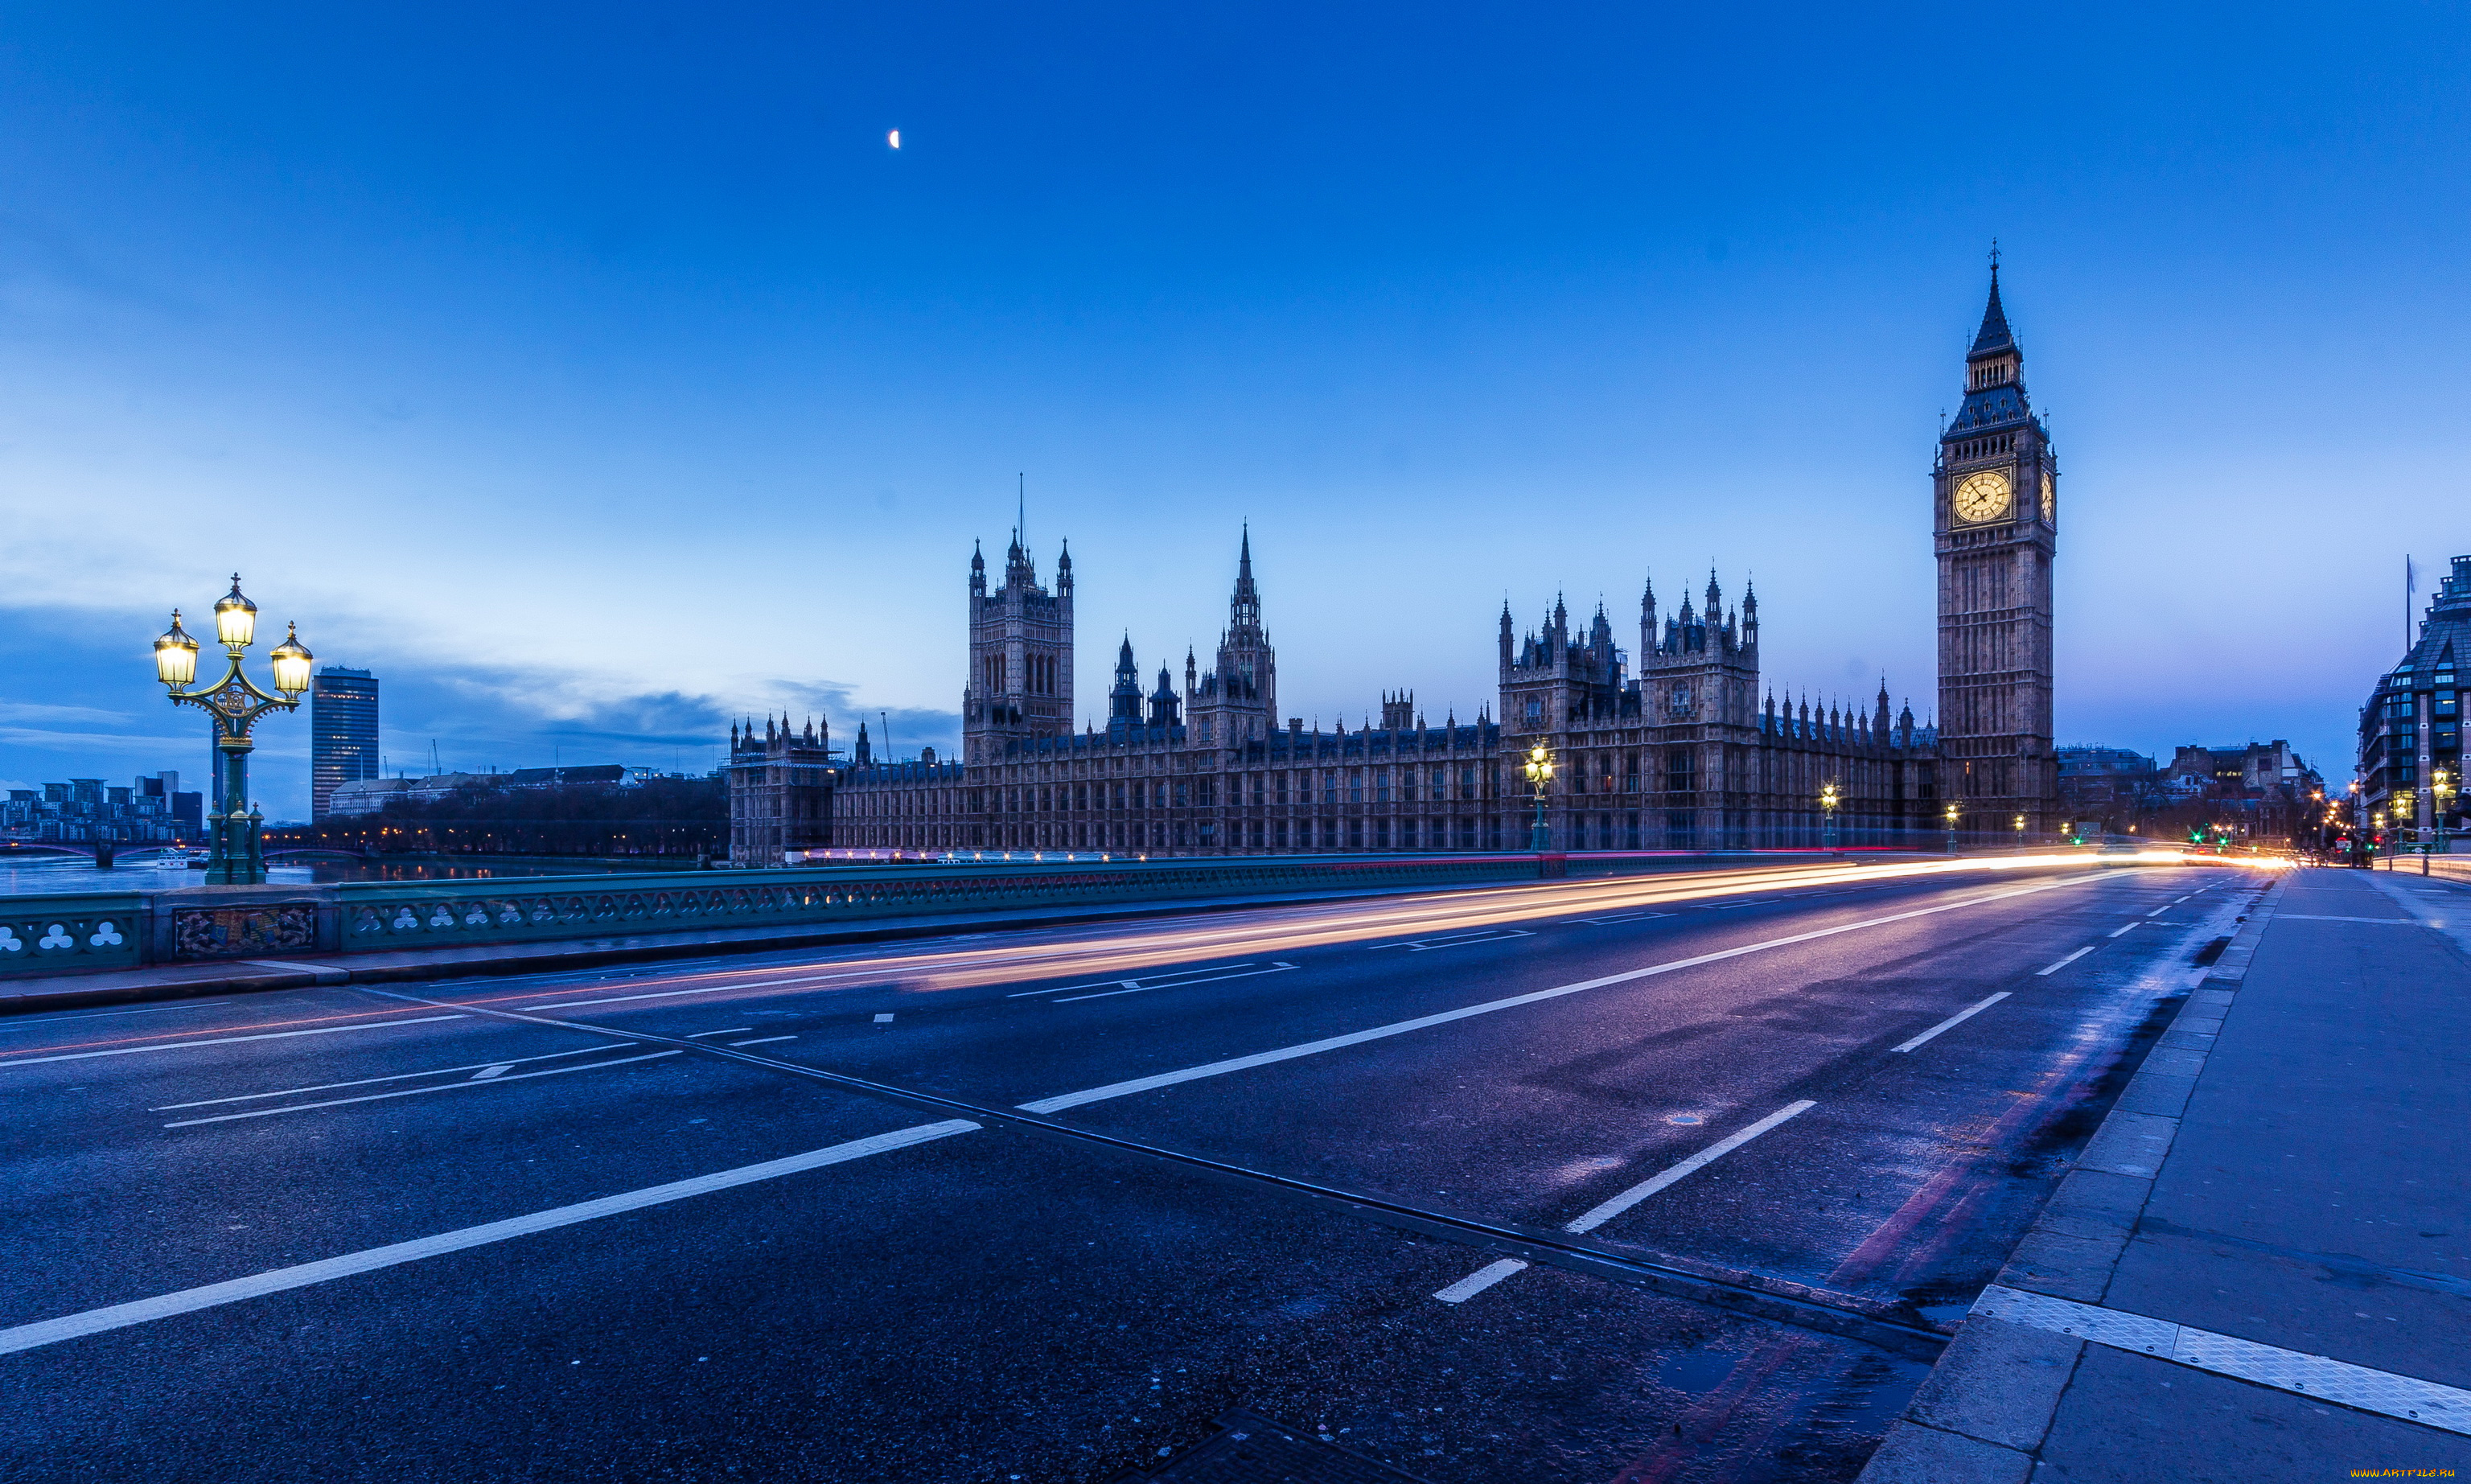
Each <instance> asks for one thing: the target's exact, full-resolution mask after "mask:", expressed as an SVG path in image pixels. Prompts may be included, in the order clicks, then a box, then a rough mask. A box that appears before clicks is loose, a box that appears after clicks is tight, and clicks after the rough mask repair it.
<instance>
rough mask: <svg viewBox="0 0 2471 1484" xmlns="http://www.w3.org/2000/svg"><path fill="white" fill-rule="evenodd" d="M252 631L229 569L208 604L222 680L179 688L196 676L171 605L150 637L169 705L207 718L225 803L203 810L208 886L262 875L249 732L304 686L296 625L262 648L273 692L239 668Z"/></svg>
mask: <svg viewBox="0 0 2471 1484" xmlns="http://www.w3.org/2000/svg"><path fill="white" fill-rule="evenodd" d="M256 636H257V604H255V603H253V602H250V601H248V600H247V598H245V597H243V596H241V590H240V574H239V573H236V572H235V573H233V574H232V585H231V591H230V592H228V593H226V594H224V597H223V600H222V601H219V602H217V603H216V604H215V641H216V642H217V643H218V644H221V645H222V646H223V647H224V656H225V657H226V658H227V659H228V660H229V662H230V663H229V666H228V668H226V669H225V671H224V676H223V678H222V679H220V680H218V681H216V682H215V683H214V684H212V685H209V686H206V687H203V688H202V689H198V690H184V689H182V688H183V687H185V686H188V685H189V684H190V683H191V682H192V681H194V680H196V679H197V677H198V641H197V640H195V639H192V638H190V637H189V634H188V632H187V630H185V629H183V628H181V627H180V610H179V609H177V608H175V609H173V610H172V627H171V631H170V632H168V633H166V634H164V635H163V637H161V638H160V639H157V640H155V641H154V678H155V679H157V680H160V681H162V682H163V688H164V690H165V691H167V692H169V693H170V694H171V697H172V704H174V705H176V706H179V705H188V706H195V707H197V708H199V709H200V710H201V711H203V712H205V714H206V715H207V716H208V717H210V718H213V723H214V732H215V752H216V759H215V761H216V766H217V767H218V770H219V771H220V772H221V773H222V775H223V777H222V780H221V782H222V785H223V789H222V792H223V801H224V808H222V809H220V810H217V811H215V812H213V813H211V814H210V815H209V818H210V819H211V820H212V833H213V846H212V850H211V853H210V854H209V855H208V856H207V858H206V884H207V885H209V886H254V885H258V884H261V883H264V882H265V880H266V846H265V842H264V840H263V838H262V837H261V834H260V832H261V829H262V827H263V826H264V824H265V816H264V815H262V814H260V813H258V811H257V810H256V809H254V808H252V807H251V806H250V804H249V802H248V754H249V749H250V748H251V747H252V746H254V745H255V743H253V742H251V741H250V740H249V731H250V729H251V728H252V727H254V726H255V725H256V724H257V718H260V717H262V716H264V715H266V714H267V713H268V712H270V711H291V710H294V709H295V708H297V707H298V706H299V704H300V695H301V693H302V692H304V691H306V690H308V689H309V662H310V660H311V659H312V658H314V656H312V655H311V654H310V652H309V650H308V649H307V648H305V647H304V646H302V644H301V643H300V634H299V631H298V629H297V628H296V627H294V628H293V629H292V630H291V631H290V632H287V633H286V634H285V635H284V638H283V642H282V643H281V644H279V645H276V646H275V647H274V648H272V649H271V650H270V651H269V652H268V656H267V657H268V658H269V659H270V660H271V661H272V662H273V664H274V690H275V693H276V694H274V695H268V694H267V693H266V692H264V691H261V690H259V689H258V688H257V685H256V683H255V682H253V681H251V680H250V679H249V678H248V676H247V675H246V674H244V673H242V672H241V668H240V662H241V656H242V655H243V654H244V653H245V652H247V649H248V647H249V645H250V643H251V642H252V641H254V640H255V638H256Z"/></svg>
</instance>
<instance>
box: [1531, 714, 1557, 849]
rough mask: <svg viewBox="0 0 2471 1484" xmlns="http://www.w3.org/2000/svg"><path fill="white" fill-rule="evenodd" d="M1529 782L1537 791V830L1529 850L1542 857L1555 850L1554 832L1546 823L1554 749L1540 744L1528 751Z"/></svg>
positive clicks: (1533, 834) (1532, 837)
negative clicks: (1547, 794) (1545, 808)
mask: <svg viewBox="0 0 2471 1484" xmlns="http://www.w3.org/2000/svg"><path fill="white" fill-rule="evenodd" d="M1527 782H1528V785H1529V786H1530V787H1531V788H1533V789H1535V790H1536V828H1535V830H1534V832H1533V833H1532V834H1531V835H1530V836H1529V839H1528V848H1529V849H1531V850H1534V851H1535V852H1536V853H1537V854H1538V855H1540V856H1541V855H1542V854H1544V853H1545V852H1546V851H1549V850H1551V849H1552V848H1553V832H1552V829H1551V827H1550V826H1548V825H1546V824H1545V823H1544V790H1545V789H1547V788H1548V787H1549V786H1550V785H1551V784H1552V782H1553V749H1551V748H1550V747H1547V746H1545V745H1544V743H1543V742H1537V744H1536V745H1535V746H1533V747H1530V748H1528V749H1527Z"/></svg>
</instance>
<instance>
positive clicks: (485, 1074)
mask: <svg viewBox="0 0 2471 1484" xmlns="http://www.w3.org/2000/svg"><path fill="white" fill-rule="evenodd" d="M514 1070H515V1064H514V1063H513V1062H500V1063H498V1064H497V1065H496V1066H493V1067H483V1068H482V1069H481V1070H480V1071H478V1072H474V1073H472V1074H471V1075H470V1076H468V1077H465V1078H464V1079H463V1080H464V1081H466V1082H487V1081H491V1080H493V1079H495V1078H498V1077H503V1076H505V1075H506V1073H507V1072H512V1071H514Z"/></svg>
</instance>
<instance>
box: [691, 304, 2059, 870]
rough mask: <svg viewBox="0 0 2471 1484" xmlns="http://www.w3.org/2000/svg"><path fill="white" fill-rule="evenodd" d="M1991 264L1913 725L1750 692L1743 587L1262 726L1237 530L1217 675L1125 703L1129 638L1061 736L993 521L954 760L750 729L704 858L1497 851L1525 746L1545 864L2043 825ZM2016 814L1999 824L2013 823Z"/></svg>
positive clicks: (2043, 606)
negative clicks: (1358, 726) (1375, 716)
mask: <svg viewBox="0 0 2471 1484" xmlns="http://www.w3.org/2000/svg"><path fill="white" fill-rule="evenodd" d="M2022 365H2023V357H2022V354H2021V353H2020V352H2019V350H2018V349H2017V345H2016V342H2015V338H2014V337H2013V336H2012V334H2011V333H2010V332H2009V328H2008V318H2007V315H2006V313H2005V312H2004V311H2003V310H2002V308H2001V306H2000V302H1999V278H1998V269H1997V266H1996V265H1995V264H1994V265H1993V267H1992V269H1991V279H1990V296H1989V304H1988V306H1987V307H1986V308H1985V310H1984V312H1983V317H1982V328H1981V331H1980V333H1979V334H1978V335H1976V337H1975V338H1974V342H1973V347H1972V349H1971V351H1970V352H1969V353H1968V354H1967V355H1966V357H1965V402H1964V406H1963V408H1962V409H1961V410H1960V411H1959V412H1958V413H1957V415H1956V416H1955V418H1953V419H1952V420H1951V421H1950V422H1949V423H1948V425H1947V427H1946V428H1945V430H1944V431H1943V433H1942V434H1941V438H1940V444H1939V454H1938V458H1937V460H1936V463H1935V466H1934V470H1933V478H1932V510H1933V519H1932V530H1933V540H1934V545H1935V547H1936V549H1937V554H1938V558H1939V711H1938V724H1937V726H1936V727H1917V726H1916V725H1915V723H1914V717H1913V713H1912V711H1911V710H1910V709H1906V710H1903V711H1901V712H1899V713H1898V714H1897V715H1895V716H1894V717H1891V716H1890V715H1889V711H1888V692H1887V688H1886V687H1885V685H1884V684H1883V685H1882V686H1881V688H1880V690H1879V694H1878V697H1877V701H1876V704H1875V707H1874V708H1873V709H1872V710H1871V712H1869V713H1867V714H1865V713H1861V712H1853V711H1849V710H1848V711H1843V712H1840V711H1838V710H1836V709H1835V708H1833V707H1830V708H1827V709H1825V710H1823V711H1817V712H1814V711H1813V710H1812V709H1811V707H1810V706H1809V704H1808V702H1807V701H1805V702H1803V703H1802V704H1801V705H1800V706H1799V707H1795V706H1793V705H1791V704H1788V705H1786V706H1784V707H1782V708H1779V707H1778V706H1777V703H1776V700H1775V697H1774V696H1773V695H1768V696H1766V697H1764V698H1763V697H1762V696H1761V695H1760V691H1759V609H1758V600H1757V598H1756V597H1755V596H1754V595H1753V593H1751V592H1750V591H1749V590H1748V589H1747V588H1746V589H1745V590H1744V592H1743V594H1742V598H1741V602H1740V605H1739V607H1738V608H1733V607H1728V606H1727V605H1726V602H1725V595H1724V593H1723V591H1722V590H1721V589H1720V588H1719V587H1718V585H1717V582H1716V579H1715V577H1714V576H1713V575H1712V574H1711V575H1710V576H1709V578H1708V581H1707V587H1706V592H1705V593H1704V594H1702V595H1699V599H1698V601H1697V602H1696V604H1695V605H1694V603H1693V601H1692V598H1691V596H1690V595H1688V594H1686V593H1685V594H1684V595H1683V599H1682V602H1681V606H1680V607H1679V608H1678V609H1675V610H1673V611H1672V612H1669V613H1659V609H1658V606H1657V601H1656V594H1655V590H1654V588H1653V587H1652V586H1651V587H1649V588H1648V589H1647V590H1646V591H1645V592H1644V593H1643V594H1642V595H1641V597H1640V600H1639V627H1638V648H1637V649H1636V651H1635V652H1636V656H1637V665H1636V672H1635V673H1634V672H1632V670H1631V667H1630V665H1629V663H1628V660H1627V657H1626V656H1625V654H1624V652H1623V650H1622V649H1621V648H1619V647H1618V646H1617V645H1616V644H1615V643H1614V639H1613V628H1612V622H1611V621H1610V620H1609V619H1608V618H1607V617H1606V615H1605V613H1604V611H1603V609H1602V608H1601V607H1599V608H1598V609H1597V611H1596V614H1595V616H1594V617H1593V619H1591V620H1589V621H1588V623H1587V624H1585V626H1583V627H1580V628H1577V629H1573V627H1572V626H1571V621H1570V616H1569V614H1568V613H1567V612H1566V611H1565V609H1564V607H1563V606H1562V604H1561V603H1559V602H1556V603H1555V604H1554V606H1553V611H1552V612H1551V613H1549V614H1547V615H1545V617H1544V620H1543V622H1542V624H1541V626H1540V627H1538V628H1536V629H1533V630H1530V631H1528V632H1526V633H1524V634H1521V633H1519V632H1518V630H1517V627H1516V625H1515V624H1513V622H1512V619H1511V614H1510V610H1509V608H1508V607H1507V605H1505V606H1504V608H1503V609H1502V613H1501V632H1500V695H1499V701H1498V708H1499V709H1498V710H1497V711H1492V712H1487V711H1481V710H1480V711H1479V712H1478V713H1477V715H1476V718H1475V719H1473V720H1472V721H1465V722H1462V721H1459V720H1457V719H1456V718H1450V719H1448V720H1446V721H1445V723H1444V724H1443V725H1441V726H1438V727H1436V726H1431V725H1428V724H1426V721H1425V718H1424V717H1423V716H1422V715H1419V714H1418V713H1417V712H1416V710H1415V706H1414V702H1413V698H1412V697H1411V696H1409V695H1398V696H1386V695H1385V696H1384V697H1383V699H1382V703H1381V719H1380V722H1379V724H1378V725H1370V726H1367V727H1366V728H1365V729H1363V730H1359V731H1354V732H1350V731H1348V730H1347V729H1346V728H1345V727H1344V726H1340V727H1337V728H1334V729H1332V730H1330V731H1322V730H1319V729H1315V730H1311V731H1307V730H1306V728H1305V724H1304V722H1303V721H1302V720H1301V719H1299V718H1292V717H1291V718H1285V719H1284V720H1282V719H1281V718H1280V716H1279V705H1278V700H1279V693H1278V664H1277V657H1276V654H1275V652H1274V651H1273V650H1272V648H1271V647H1270V640H1269V634H1268V631H1267V630H1266V629H1265V628H1263V626H1262V623H1261V598H1260V592H1259V588H1258V587H1257V586H1256V585H1255V582H1254V578H1253V556H1252V543H1251V539H1250V537H1249V535H1248V536H1246V538H1245V539H1244V541H1243V543H1242V546H1241V549H1240V551H1239V553H1238V555H1237V557H1236V584H1235V591H1234V593H1233V594H1232V595H1231V597H1230V599H1229V601H1228V620H1227V629H1226V632H1225V633H1224V634H1223V635H1221V637H1220V639H1219V643H1218V652H1217V657H1216V663H1215V665H1214V666H1213V668H1212V669H1211V670H1209V671H1201V670H1200V669H1199V666H1198V664H1197V663H1196V661H1195V658H1194V656H1192V655H1191V654H1190V653H1188V654H1187V655H1186V656H1185V664H1184V685H1183V688H1182V689H1181V690H1180V691H1179V690H1178V689H1177V687H1176V686H1175V684H1174V677H1173V676H1172V675H1171V674H1170V673H1169V672H1168V671H1166V670H1164V669H1162V670H1161V671H1159V672H1158V681H1157V684H1156V686H1155V688H1153V689H1151V690H1150V691H1148V692H1147V693H1146V694H1144V692H1143V690H1142V685H1141V673H1140V671H1139V670H1138V669H1137V668H1136V666H1135V664H1134V660H1133V648H1132V644H1131V641H1130V640H1129V639H1127V640H1126V641H1125V643H1124V645H1123V647H1122V648H1120V649H1119V650H1118V653H1117V659H1116V671H1115V683H1114V686H1113V688H1112V689H1111V690H1110V691H1109V693H1108V708H1107V724H1106V728H1105V730H1103V731H1101V730H1099V729H1097V728H1096V727H1095V726H1093V725H1085V726H1083V727H1081V729H1080V730H1078V731H1076V730H1075V729H1074V718H1073V714H1072V702H1073V694H1074V693H1073V688H1072V645H1073V632H1072V558H1071V553H1070V552H1069V551H1067V552H1066V553H1064V554H1062V555H1060V556H1059V557H1058V558H1057V560H1056V565H1055V580H1054V586H1053V587H1052V589H1049V588H1048V587H1047V586H1046V585H1044V584H1043V583H1041V581H1040V580H1039V576H1038V571H1037V568H1036V566H1035V565H1034V564H1033V563H1032V561H1031V558H1030V554H1029V553H1028V551H1027V550H1026V549H1024V546H1023V545H1022V543H1021V540H1020V535H1019V532H1018V531H1016V532H1015V537H1014V540H1013V543H1012V545H1011V547H1010V549H1009V550H1007V551H1006V553H1005V554H1004V567H1003V575H1002V579H1001V581H1000V583H999V584H997V585H994V586H992V587H991V586H990V585H989V579H988V573H987V565H986V560H985V557H984V556H983V555H973V556H972V557H971V560H970V656H969V671H968V681H967V683H966V684H965V685H964V687H963V689H962V693H961V724H962V738H963V741H962V755H961V756H960V758H958V759H957V760H945V759H938V758H937V757H935V755H934V754H933V753H932V752H931V751H929V752H926V753H924V754H922V756H921V757H920V759H919V760H918V761H915V762H893V761H887V760H878V759H876V758H874V757H873V756H872V755H871V751H870V743H869V741H868V738H867V735H866V729H865V727H864V726H862V725H861V726H860V727H859V736H858V740H857V742H856V745H855V746H854V747H853V749H852V750H851V752H850V754H849V755H848V757H846V758H843V757H840V756H838V755H837V754H836V752H835V749H834V748H833V747H832V745H831V743H830V741H829V738H828V737H827V735H826V734H825V733H824V732H822V731H820V730H818V729H816V728H815V727H813V726H812V724H810V725H808V726H807V727H805V728H800V729H793V728H792V727H791V726H790V724H789V722H788V719H787V718H783V719H781V720H779V721H774V720H769V719H767V720H766V721H765V724H764V727H763V729H762V730H761V731H757V730H756V729H754V728H753V727H751V726H750V727H747V728H744V729H733V732H732V734H731V739H730V763H729V780H730V785H729V801H730V802H729V810H730V859H731V860H733V861H734V862H738V863H741V864H748V865H759V864H760V865H771V864H779V863H781V862H782V861H783V860H785V859H788V858H789V857H790V855H791V853H794V852H799V851H804V850H819V849H835V850H850V851H854V852H862V853H869V854H872V853H876V852H898V853H902V854H929V853H932V854H944V853H948V852H953V851H964V852H976V851H996V852H1011V853H1021V852H1033V853H1041V854H1044V853H1049V852H1071V853H1074V854H1082V853H1103V854H1110V855H1140V856H1159V855H1165V856H1225V855H1246V854H1256V853H1264V854H1266V853H1295V852H1351V853H1352V852H1365V851H1435V850H1501V849H1512V850H1517V849H1524V848H1527V846H1528V843H1529V840H1530V835H1529V831H1530V827H1531V824H1532V821H1533V820H1534V817H1535V807H1536V806H1535V796H1534V794H1533V792H1532V791H1531V789H1530V788H1529V786H1528V783H1527V779H1526V775H1525V772H1524V769H1523V767H1522V764H1523V763H1524V760H1525V754H1526V753H1527V751H1528V749H1529V748H1530V747H1532V746H1533V745H1534V744H1535V743H1537V742H1543V743H1544V744H1545V745H1546V746H1547V747H1548V748H1550V750H1551V753H1552V756H1553V758H1554V759H1555V761H1556V764H1557V776H1556V777H1555V779H1554V781H1553V783H1552V786H1551V788H1550V789H1549V791H1548V793H1547V796H1546V799H1545V808H1546V822H1547V824H1548V826H1549V829H1550V832H1551V834H1550V839H1551V846H1552V848H1553V849H1555V850H1573V851H1584V850H1725V849H1743V848H1750V847H1757V846H1777V845H1806V844H1816V843H1818V842H1819V841H1820V838H1821V830H1822V821H1821V806H1820V790H1821V789H1822V787H1823V786H1824V785H1833V786H1834V787H1835V790H1836V796H1837V798H1838V799H1839V801H1840V803H1839V809H1838V815H1839V821H1838V833H1839V838H1840V839H1841V840H1842V841H1843V842H1844V843H1846V844H1896V843H1905V844H1914V845H1919V844H1923V843H1925V842H1927V841H1930V840H1934V839H1936V838H1938V837H1939V836H1938V833H1937V832H1940V831H1943V830H1945V829H1946V828H1947V827H1948V826H1947V821H1946V812H1947V810H1948V808H1949V807H1950V806H1951V805H1953V806H1954V807H1955V809H1956V810H1957V812H1958V816H1959V818H1958V824H1959V827H1960V828H1962V829H1964V830H1965V831H1967V832H1969V833H1970V832H1996V833H1998V834H2000V835H2010V834H2012V832H2013V831H2015V830H2018V829H2022V830H2026V831H2032V832H2041V831H2046V830H2050V829H2053V828H2055V827H2056V826H2057V824H2058V822H2059V816H2058V810H2059V780H2058V770H2057V766H2056V763H2055V760H2054V757H2053V751H2052V729H2051V562H2052V558H2053V555H2054V554H2055V552H2056V550H2057V534H2056V527H2057V518H2058V494H2057V490H2058V483H2057V477H2058V470H2057V465H2056V462H2055V459H2054V458H2053V455H2052V450H2051V446H2050V441H2049V437H2048V435H2047V432H2046V430H2045V429H2044V427H2043V424H2042V422H2041V420H2040V419H2039V418H2037V417H2036V416H2035V415H2034V413H2033V411H2032V409H2031V406H2030V405H2029V403H2028V402H2027V400H2026V396H2025V384H2024V381H2023V379H2022V375H2021V371H2022ZM2019 821H2021V824H2020V823H2019Z"/></svg>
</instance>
